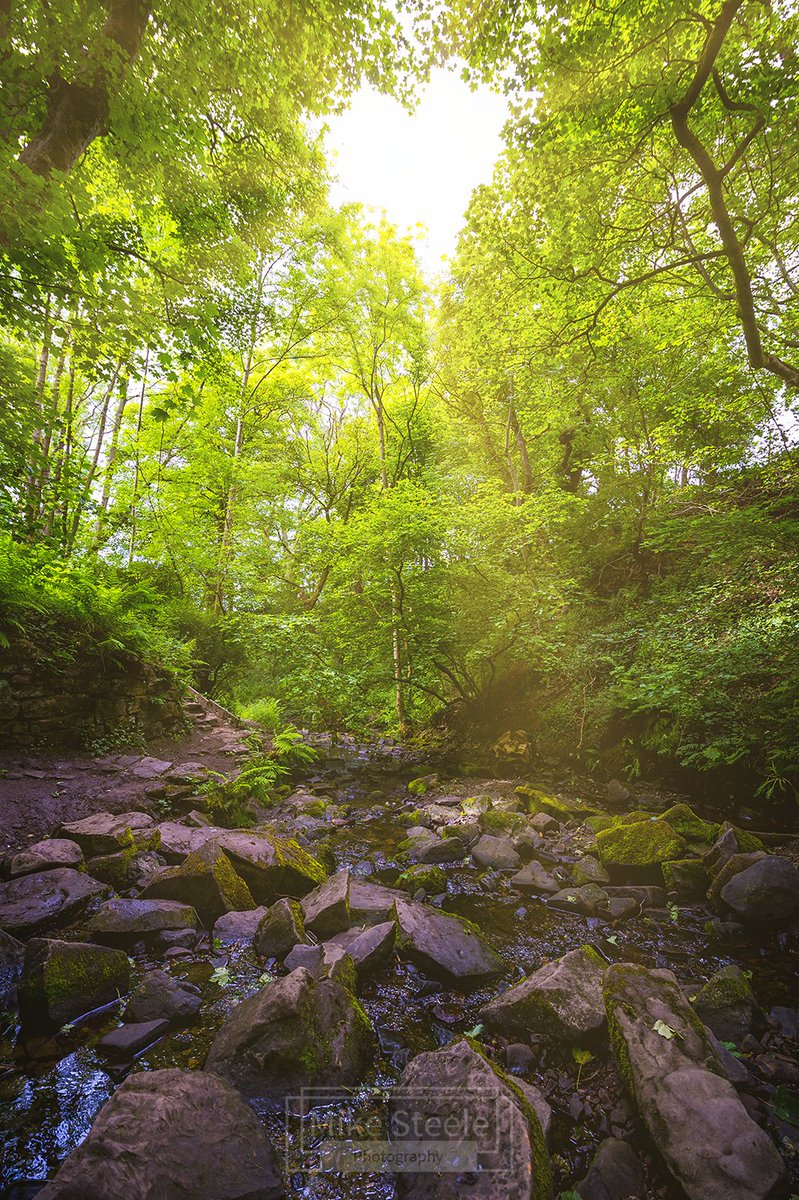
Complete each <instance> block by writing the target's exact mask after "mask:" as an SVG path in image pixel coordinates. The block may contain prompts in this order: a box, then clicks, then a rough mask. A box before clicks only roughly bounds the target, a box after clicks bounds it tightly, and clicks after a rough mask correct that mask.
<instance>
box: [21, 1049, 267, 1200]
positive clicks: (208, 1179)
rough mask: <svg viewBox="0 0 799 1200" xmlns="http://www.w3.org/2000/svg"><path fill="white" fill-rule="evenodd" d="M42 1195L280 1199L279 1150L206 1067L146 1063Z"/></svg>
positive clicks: (93, 1199) (96, 1199)
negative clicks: (157, 1067)
mask: <svg viewBox="0 0 799 1200" xmlns="http://www.w3.org/2000/svg"><path fill="white" fill-rule="evenodd" d="M39 1194H40V1196H41V1197H42V1200H75V1198H76V1197H78V1196H80V1197H81V1200H108V1198H109V1197H111V1196H119V1197H122V1196H124V1197H125V1198H126V1200H153V1197H155V1196H163V1197H164V1198H165V1200H166V1198H170V1200H171V1198H172V1197H175V1198H176V1197H178V1196H196V1197H204V1198H205V1200H279V1197H281V1196H283V1195H284V1194H285V1192H284V1189H283V1185H282V1183H281V1181H280V1177H279V1175H278V1171H277V1166H276V1155H275V1152H274V1150H273V1148H272V1146H271V1144H270V1142H269V1140H268V1138H267V1136H266V1133H265V1132H264V1129H263V1127H262V1126H261V1124H260V1123H259V1121H258V1120H257V1118H256V1117H255V1116H254V1115H253V1113H252V1112H251V1111H250V1110H249V1108H248V1107H247V1105H246V1104H245V1102H244V1101H243V1100H242V1098H241V1097H240V1096H239V1095H238V1093H237V1092H236V1091H235V1090H234V1089H233V1088H232V1087H230V1085H229V1084H226V1083H225V1082H224V1081H223V1080H221V1079H219V1078H217V1077H216V1076H214V1075H206V1074H205V1073H203V1072H199V1071H197V1072H191V1073H189V1072H184V1071H177V1070H165V1071H143V1072H137V1073H136V1074H135V1075H132V1076H131V1077H130V1078H129V1079H128V1080H127V1081H126V1082H125V1083H124V1084H123V1085H122V1086H121V1087H120V1088H119V1089H118V1091H117V1092H116V1094H115V1095H114V1096H113V1097H112V1098H111V1100H109V1102H108V1104H106V1105H105V1107H104V1108H103V1109H102V1110H101V1112H100V1114H99V1116H98V1117H97V1120H96V1121H95V1123H94V1125H93V1127H92V1130H91V1133H90V1134H89V1136H88V1138H87V1139H86V1141H85V1142H84V1143H83V1145H82V1146H80V1147H79V1148H78V1149H77V1150H75V1151H73V1153H72V1154H71V1155H70V1156H69V1158H67V1160H66V1161H65V1163H64V1164H63V1166H62V1167H61V1169H60V1171H59V1172H58V1176H57V1178H56V1180H55V1182H54V1183H52V1184H50V1186H49V1187H47V1188H45V1189H44V1191H43V1192H40V1193H39Z"/></svg>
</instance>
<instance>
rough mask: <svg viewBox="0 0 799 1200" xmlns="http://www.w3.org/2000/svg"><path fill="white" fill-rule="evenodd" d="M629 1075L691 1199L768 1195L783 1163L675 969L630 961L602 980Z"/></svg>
mask: <svg viewBox="0 0 799 1200" xmlns="http://www.w3.org/2000/svg"><path fill="white" fill-rule="evenodd" d="M604 994H605V1006H606V1009H607V1015H608V1024H609V1026H610V1033H611V1041H612V1044H613V1048H614V1051H615V1053H616V1057H617V1059H618V1061H619V1067H620V1069H621V1073H622V1076H623V1078H624V1079H625V1081H626V1083H627V1086H628V1088H629V1090H630V1094H631V1095H632V1097H633V1099H634V1101H635V1103H636V1105H637V1107H638V1110H639V1113H640V1115H641V1118H642V1120H643V1122H644V1124H645V1125H646V1127H647V1128H648V1130H649V1133H650V1135H651V1137H652V1139H653V1141H654V1142H655V1144H656V1146H657V1148H658V1151H659V1153H660V1155H661V1157H662V1159H663V1161H664V1162H665V1164H666V1166H667V1168H668V1169H669V1171H670V1172H671V1173H672V1175H673V1176H674V1178H675V1179H676V1180H677V1182H678V1183H679V1185H680V1186H681V1187H682V1189H683V1191H684V1192H685V1194H686V1196H687V1197H688V1198H689V1200H766V1198H767V1197H771V1196H772V1195H773V1194H774V1192H775V1191H776V1190H777V1188H778V1187H779V1186H780V1185H781V1183H782V1181H783V1179H784V1177H785V1166H784V1164H783V1162H782V1159H781V1158H780V1156H779V1154H778V1153H777V1150H776V1148H775V1147H774V1144H773V1142H772V1141H771V1139H770V1138H769V1137H768V1135H767V1134H766V1133H764V1131H763V1130H762V1129H761V1128H760V1127H759V1126H758V1125H756V1124H755V1122H754V1121H753V1120H752V1118H751V1117H750V1116H749V1114H748V1113H747V1111H746V1108H745V1107H744V1105H743V1104H742V1103H741V1101H740V1099H739V1098H738V1095H737V1093H736V1092H735V1089H734V1088H733V1086H732V1084H731V1083H730V1082H729V1080H728V1079H727V1078H726V1077H725V1073H724V1067H723V1065H722V1063H721V1062H720V1060H719V1057H718V1054H717V1052H716V1050H715V1048H714V1046H713V1043H712V1039H711V1035H710V1034H709V1033H708V1031H707V1030H706V1029H705V1027H704V1025H702V1023H701V1022H700V1021H699V1019H698V1018H697V1016H696V1015H695V1014H694V1013H693V1011H692V1010H691V1006H690V1004H689V1003H688V1001H687V1000H686V998H685V996H684V995H683V993H682V990H681V988H680V986H679V984H678V983H677V980H676V979H675V978H674V976H673V975H672V974H671V972H670V971H648V970H646V969H645V968H643V967H638V966H633V965H632V964H630V963H620V964H616V965H615V966H612V967H610V968H608V970H607V971H606V973H605V982H604Z"/></svg>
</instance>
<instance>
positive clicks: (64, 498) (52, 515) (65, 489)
mask: <svg viewBox="0 0 799 1200" xmlns="http://www.w3.org/2000/svg"><path fill="white" fill-rule="evenodd" d="M68 378H69V387H68V388H67V400H66V404H65V406H64V424H63V427H62V429H61V432H60V433H59V436H58V442H57V444H56V448H55V454H54V458H55V464H56V465H55V471H54V472H53V479H52V500H51V501H50V505H49V509H48V514H47V520H46V522H45V526H44V538H45V540H48V539H49V538H51V537H52V536H53V533H54V531H55V527H56V518H57V516H58V512H59V507H60V509H61V514H62V516H63V514H64V512H65V510H66V507H67V505H68V504H69V459H70V454H71V451H72V418H73V405H74V402H75V363H74V359H73V360H70V364H69V374H68Z"/></svg>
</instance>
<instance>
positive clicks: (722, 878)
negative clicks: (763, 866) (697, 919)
mask: <svg viewBox="0 0 799 1200" xmlns="http://www.w3.org/2000/svg"><path fill="white" fill-rule="evenodd" d="M765 857H766V855H765V853H764V851H762V850H752V851H750V852H749V853H747V854H743V853H740V852H736V853H735V854H730V855H729V856H728V857H727V858H725V859H724V862H722V863H719V865H718V866H717V867H716V868H715V869H714V871H713V875H712V879H711V884H710V887H709V888H708V890H707V898H708V900H709V901H710V903H711V904H712V905H713V907H714V908H715V910H716V912H719V913H728V912H729V909H728V908H727V906H726V905H725V903H724V901H723V900H722V898H721V890H722V888H725V887H726V886H727V884H728V883H729V882H730V880H731V879H732V878H733V876H734V875H738V874H740V872H741V871H745V870H746V868H747V867H751V866H753V865H754V864H755V863H757V862H760V861H761V859H764V858H765Z"/></svg>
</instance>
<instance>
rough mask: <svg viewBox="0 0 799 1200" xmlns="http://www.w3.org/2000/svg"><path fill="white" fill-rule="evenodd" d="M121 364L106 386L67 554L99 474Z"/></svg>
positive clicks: (73, 515) (120, 363)
mask: <svg viewBox="0 0 799 1200" xmlns="http://www.w3.org/2000/svg"><path fill="white" fill-rule="evenodd" d="M121 366H122V362H121V361H119V362H117V365H116V367H115V368H114V374H113V377H112V379H111V382H110V383H109V385H108V387H107V388H106V390H105V395H104V396H103V400H102V405H101V408H100V420H99V423H98V426H97V443H96V445H95V447H94V454H93V455H92V460H91V463H90V464H89V469H88V471H87V472H86V478H85V479H84V481H83V485H82V487H81V490H80V497H79V499H78V502H77V503H76V505H75V511H74V512H73V514H72V524H71V526H70V530H69V536H68V539H67V546H66V551H67V554H71V553H72V548H73V546H74V545H75V539H76V537H77V536H78V529H79V528H80V521H81V517H82V516H83V514H84V512H85V510H86V508H87V507H88V504H89V501H90V499H91V493H92V485H93V484H94V480H95V478H96V475H97V466H98V463H99V461H100V453H101V451H102V448H103V440H104V438H105V428H106V425H107V424H108V407H109V405H110V403H111V397H112V396H113V394H114V388H115V387H116V385H117V378H118V377H119V371H120V368H121ZM89 444H90V445H91V443H89Z"/></svg>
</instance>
